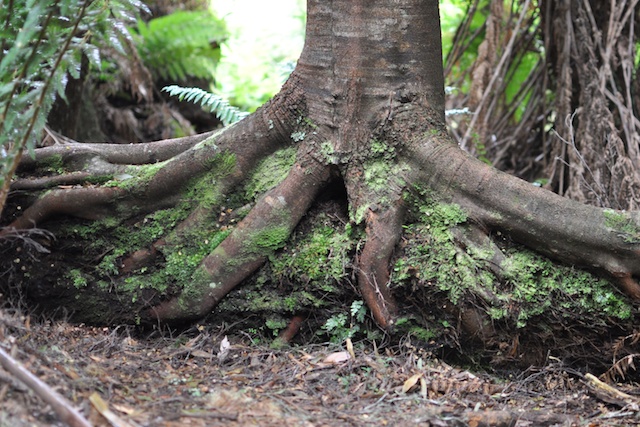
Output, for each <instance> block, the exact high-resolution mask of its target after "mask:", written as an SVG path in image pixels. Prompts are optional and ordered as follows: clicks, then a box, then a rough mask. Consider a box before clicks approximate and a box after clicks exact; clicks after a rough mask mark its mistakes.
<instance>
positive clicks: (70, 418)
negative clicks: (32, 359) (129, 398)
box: [0, 347, 91, 427]
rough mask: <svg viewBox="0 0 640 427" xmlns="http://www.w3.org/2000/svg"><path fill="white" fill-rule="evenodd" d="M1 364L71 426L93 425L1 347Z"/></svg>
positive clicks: (87, 426)
mask: <svg viewBox="0 0 640 427" xmlns="http://www.w3.org/2000/svg"><path fill="white" fill-rule="evenodd" d="M0 365H2V367H3V368H4V369H5V370H6V371H7V372H9V373H10V374H12V375H13V376H15V377H16V378H17V379H19V380H20V381H22V382H23V383H24V384H25V385H26V386H27V387H29V388H30V389H31V390H33V392H34V393H35V394H36V395H38V396H39V397H40V398H41V399H42V400H44V401H45V402H47V403H48V404H49V405H51V408H52V409H53V410H54V412H55V413H56V414H58V417H59V418H60V420H61V421H63V422H65V423H67V424H68V425H69V426H71V427H91V424H90V423H89V421H87V419H86V418H84V417H83V416H82V415H81V414H80V413H79V412H78V411H77V410H76V409H75V408H73V406H71V403H70V402H68V401H67V400H66V399H65V398H64V397H62V396H61V395H60V394H58V393H56V392H55V391H54V390H53V389H52V388H51V387H49V386H48V385H47V384H45V383H44V382H43V381H42V380H40V379H39V378H38V377H36V376H35V375H33V374H32V373H31V372H29V371H28V370H27V369H26V368H25V367H24V366H22V365H21V364H20V363H19V362H18V361H16V360H14V359H13V358H12V357H11V356H10V355H9V354H8V353H7V352H5V351H4V350H3V349H2V348H1V347H0Z"/></svg>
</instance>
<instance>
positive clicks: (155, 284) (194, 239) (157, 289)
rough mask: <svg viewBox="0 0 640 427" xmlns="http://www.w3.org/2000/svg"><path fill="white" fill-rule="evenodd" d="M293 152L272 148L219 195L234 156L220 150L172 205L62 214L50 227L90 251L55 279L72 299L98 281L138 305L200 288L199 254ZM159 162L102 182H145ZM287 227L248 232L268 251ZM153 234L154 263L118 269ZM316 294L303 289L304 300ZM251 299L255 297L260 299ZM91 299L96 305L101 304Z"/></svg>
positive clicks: (275, 178) (275, 177)
mask: <svg viewBox="0 0 640 427" xmlns="http://www.w3.org/2000/svg"><path fill="white" fill-rule="evenodd" d="M294 157H295V152H294V151H292V150H286V149H285V150H281V151H279V152H276V153H274V154H273V155H272V156H270V157H269V158H267V159H266V160H264V161H263V162H262V163H261V164H260V165H259V166H258V167H257V168H256V170H255V171H254V172H253V174H252V176H251V177H250V178H249V179H248V180H247V182H246V183H245V184H244V187H240V188H236V189H234V191H233V192H232V193H230V194H229V195H224V194H222V193H221V192H220V186H219V184H220V182H221V180H222V178H223V177H225V176H227V175H228V174H229V173H231V172H232V171H233V170H234V169H235V165H236V160H235V156H233V155H231V154H226V153H220V154H218V155H216V156H214V157H213V158H211V160H209V162H211V168H210V169H209V172H208V173H206V174H204V175H202V176H199V177H195V178H194V179H193V180H192V181H191V182H190V183H189V184H188V185H187V186H186V187H185V188H184V189H182V190H181V194H182V197H181V201H179V202H178V203H177V204H176V205H175V206H173V207H171V208H167V209H161V210H156V211H154V212H152V213H149V214H146V215H145V214H136V212H134V211H126V210H125V208H122V207H120V208H119V209H118V211H117V214H116V215H115V216H112V217H108V218H105V219H102V220H98V221H93V222H88V221H87V222H82V221H78V220H65V221H63V222H62V223H60V225H59V226H58V228H57V229H56V231H55V232H56V235H57V236H58V238H59V239H60V240H63V241H67V242H72V245H74V246H77V247H78V248H81V251H82V255H80V256H82V257H90V259H91V261H85V262H83V265H82V267H78V268H76V267H74V268H71V269H69V271H68V272H67V273H65V274H63V275H61V276H60V277H59V278H58V279H57V281H58V282H59V286H60V287H62V288H65V287H68V284H72V285H73V286H74V287H75V288H76V289H77V290H78V294H77V297H76V300H78V301H81V300H82V298H83V294H86V295H90V294H95V287H97V288H98V289H99V290H101V291H103V292H105V293H116V294H117V295H118V298H119V300H120V301H121V302H122V303H123V304H125V305H126V304H130V305H131V306H136V307H139V306H142V305H143V304H148V303H149V301H151V300H152V299H154V298H156V301H157V298H158V296H162V295H176V294H178V293H180V294H181V295H182V296H185V297H188V296H189V295H192V294H193V295H195V294H198V292H200V293H201V286H200V285H201V284H202V283H205V282H206V278H201V277H199V275H200V274H202V272H201V270H200V269H198V266H199V265H200V264H201V262H202V260H203V259H204V258H205V257H206V256H207V255H209V254H211V253H212V252H213V251H214V250H215V248H216V247H217V246H218V245H219V244H220V243H221V242H222V241H223V240H224V239H225V238H226V237H227V236H228V235H229V234H230V233H231V231H232V230H233V228H234V226H235V224H236V223H237V222H238V221H240V220H241V219H242V218H243V217H244V216H245V215H246V214H247V213H248V212H249V210H250V206H251V204H253V203H254V202H255V199H256V198H258V197H259V196H260V195H261V194H263V193H264V192H265V191H267V190H268V189H270V188H272V187H274V186H275V185H277V184H278V183H279V182H281V181H282V179H284V177H286V174H287V173H288V171H289V169H290V166H291V164H292V163H293V161H294ZM164 164H165V163H158V164H155V165H151V166H149V167H139V168H134V169H132V171H133V172H135V175H130V176H126V177H124V178H122V177H121V178H120V179H119V180H113V181H110V182H109V183H108V184H110V185H113V186H119V187H124V188H136V186H143V185H144V183H146V182H148V181H149V180H150V179H151V178H152V177H153V176H154V175H155V174H156V173H157V172H158V171H159V170H160V169H161V168H162V166H163V165H164ZM195 209H198V212H199V214H198V219H197V220H195V221H191V220H189V221H190V222H189V225H188V226H186V227H185V226H180V224H182V223H183V222H184V221H185V220H187V219H188V218H189V217H190V215H191V214H192V213H193V212H194V210H195ZM288 234H289V233H288V230H286V229H283V228H282V227H273V228H269V229H265V230H264V231H263V232H261V233H260V234H259V235H257V236H253V237H254V238H253V241H254V243H255V246H256V250H259V251H268V252H274V251H275V250H276V249H278V248H281V247H282V246H283V245H284V244H285V242H286V241H287V237H288ZM159 239H163V240H164V242H165V243H164V245H162V246H161V248H160V249H159V251H158V252H157V253H156V255H155V258H153V262H152V263H146V264H145V265H144V266H142V267H139V268H137V269H135V270H133V271H131V272H127V273H123V272H122V271H121V267H122V263H123V261H124V260H126V259H128V258H129V257H130V256H131V255H132V254H134V253H136V251H141V250H142V251H145V250H149V249H150V248H151V247H152V245H153V244H154V243H156V242H157V241H158V240H159ZM203 280H204V282H203ZM85 291H86V292H85ZM85 297H88V296H85ZM304 298H307V297H305V296H304V295H302V296H299V297H298V298H297V300H296V301H292V300H291V299H289V300H286V301H285V302H286V304H288V306H289V307H295V306H296V303H297V302H298V301H299V300H303V299H304ZM314 298H315V297H313V296H308V298H307V299H308V300H312V299H314ZM127 301H128V302H127ZM255 302H256V304H257V303H258V299H255ZM94 303H95V304H94ZM94 303H92V304H94V306H99V305H100V303H99V302H94Z"/></svg>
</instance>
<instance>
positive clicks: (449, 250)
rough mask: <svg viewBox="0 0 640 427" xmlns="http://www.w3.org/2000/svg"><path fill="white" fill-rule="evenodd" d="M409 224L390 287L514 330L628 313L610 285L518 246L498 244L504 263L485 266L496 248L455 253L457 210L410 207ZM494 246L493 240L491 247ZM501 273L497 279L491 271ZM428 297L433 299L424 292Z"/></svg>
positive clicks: (429, 204)
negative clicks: (479, 312) (471, 309)
mask: <svg viewBox="0 0 640 427" xmlns="http://www.w3.org/2000/svg"><path fill="white" fill-rule="evenodd" d="M413 213H414V215H415V216H416V218H415V219H416V221H415V222H414V223H413V224H410V225H408V226H406V227H405V233H404V243H403V245H402V253H401V254H399V256H398V258H397V260H396V261H395V264H394V267H393V274H392V285H393V286H394V287H396V288H403V287H406V285H407V284H411V287H412V289H418V288H422V287H426V288H427V291H426V292H431V293H432V294H433V293H434V291H435V293H443V295H442V296H441V297H440V298H441V300H442V301H449V302H451V303H453V304H456V305H458V306H460V307H463V306H464V304H467V303H471V304H473V305H474V306H480V307H482V308H483V309H484V311H486V313H488V315H489V316H490V317H491V318H492V319H494V320H500V321H504V322H506V323H507V324H510V325H513V326H515V327H516V328H524V327H526V326H528V324H529V322H531V321H532V320H533V319H534V318H535V319H536V320H535V322H540V321H542V322H544V319H563V318H566V319H571V318H573V319H575V318H584V319H588V318H593V319H597V318H600V319H602V316H603V315H604V316H610V317H613V318H617V319H622V320H624V319H629V318H630V317H631V315H632V307H631V305H630V304H629V303H628V301H627V300H626V298H625V297H623V296H622V295H621V294H620V293H619V292H618V291H617V290H616V288H615V286H613V285H612V284H611V283H610V281H608V280H606V279H603V278H600V277H597V276H594V275H592V274H590V273H588V272H585V271H582V270H577V269H574V268H571V267H568V266H565V265H561V264H558V263H555V262H553V261H550V260H549V259H548V258H545V257H543V256H540V255H538V254H536V253H534V252H531V251H529V250H527V249H524V248H523V247H521V246H519V245H514V244H510V243H509V242H501V243H500V245H499V246H500V250H501V252H502V254H501V256H502V259H503V261H502V262H501V264H500V265H499V266H495V265H492V263H493V262H494V259H495V258H494V255H495V252H494V251H495V250H497V249H498V246H494V247H493V249H492V248H491V247H486V248H482V247H478V246H474V245H470V244H467V245H466V247H464V248H463V247H462V245H460V244H459V243H458V242H457V241H456V239H455V237H454V233H453V230H455V228H456V227H458V230H459V231H460V232H462V233H464V232H465V229H466V227H467V225H466V224H465V221H466V217H465V215H464V212H463V211H462V210H461V209H460V208H459V207H457V206H456V205H451V204H443V203H435V202H433V201H429V200H428V198H427V201H426V202H417V203H416V204H415V205H414V212H413ZM498 240H499V239H498ZM496 267H498V270H499V271H500V274H499V277H497V276H496V275H495V269H496ZM429 289H431V290H432V291H429Z"/></svg>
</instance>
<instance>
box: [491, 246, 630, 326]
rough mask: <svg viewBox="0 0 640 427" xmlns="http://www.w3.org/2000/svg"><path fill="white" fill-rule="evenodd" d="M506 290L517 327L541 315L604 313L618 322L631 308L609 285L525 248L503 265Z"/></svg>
mask: <svg viewBox="0 0 640 427" xmlns="http://www.w3.org/2000/svg"><path fill="white" fill-rule="evenodd" d="M503 269H504V273H503V274H504V279H505V280H506V285H507V287H506V288H505V290H506V291H509V298H510V300H511V304H513V303H514V302H515V303H516V304H517V310H516V312H515V313H512V315H515V317H516V318H517V325H518V326H519V327H523V326H525V324H526V322H527V320H528V319H530V318H532V317H534V316H537V315H541V314H543V313H545V312H549V311H556V312H557V313H558V314H559V315H570V314H571V313H574V312H578V313H604V314H606V315H607V316H612V317H617V318H619V319H628V318H629V317H630V316H631V306H630V305H629V304H628V302H627V301H626V300H625V298H624V297H623V296H622V295H620V294H619V293H618V292H616V290H615V288H614V287H613V286H612V284H611V283H610V282H609V281H608V280H605V279H602V278H599V277H596V276H593V275H591V274H590V273H587V272H584V271H581V270H575V269H573V268H570V267H566V266H563V265H558V264H555V263H553V262H552V261H550V260H548V259H547V258H545V257H542V256H540V255H538V254H536V253H533V252H530V251H528V250H525V249H521V250H517V251H511V252H509V253H508V257H507V258H506V260H505V262H504V263H503Z"/></svg>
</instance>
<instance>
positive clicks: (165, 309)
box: [150, 160, 330, 321]
mask: <svg viewBox="0 0 640 427" xmlns="http://www.w3.org/2000/svg"><path fill="white" fill-rule="evenodd" d="M329 178H330V170H329V167H328V166H323V165H320V164H318V163H316V162H315V161H314V160H308V161H306V162H305V161H298V162H297V163H296V164H295V165H294V166H293V168H292V169H291V171H290V173H289V175H288V176H287V178H285V180H284V181H283V182H281V183H280V184H279V185H278V186H277V187H276V188H274V189H273V190H271V191H269V192H267V193H266V194H265V195H264V196H263V197H262V198H261V199H260V201H259V202H258V203H257V204H256V206H255V207H254V208H253V209H252V210H251V212H249V214H248V215H247V216H246V217H245V218H244V219H243V220H242V221H241V222H240V223H239V224H238V226H237V227H236V229H235V230H234V231H233V232H232V233H231V235H229V236H228V237H227V238H226V239H225V240H224V241H223V242H222V243H221V244H220V245H219V246H218V247H217V248H216V249H215V250H214V251H213V252H212V253H211V255H209V256H207V257H206V258H205V259H204V260H203V262H202V264H201V265H200V267H199V269H198V270H197V271H196V273H195V274H194V283H193V284H192V287H191V289H189V290H184V291H183V293H182V295H180V296H179V297H177V298H175V299H172V300H169V301H166V302H164V303H162V304H160V305H158V306H156V307H154V308H152V309H151V312H150V314H151V315H152V316H154V317H157V318H158V319H159V320H163V321H170V320H183V319H185V318H198V317H202V316H204V315H206V314H207V313H208V312H210V311H211V309H212V308H213V307H214V306H215V305H216V304H217V303H218V302H219V301H220V300H221V299H222V298H224V296H225V295H227V294H228V293H229V292H230V291H231V290H232V289H233V288H234V287H236V286H237V285H238V284H239V283H240V282H241V281H242V280H243V279H245V278H246V277H247V276H249V275H250V274H251V273H253V272H254V271H255V270H256V269H257V268H258V267H260V266H261V265H262V264H263V263H264V261H265V260H266V258H267V256H268V255H269V253H271V252H272V251H274V250H275V249H278V248H279V247H280V246H282V245H283V244H284V243H285V242H286V240H287V239H288V237H289V235H290V234H291V231H292V230H293V229H294V227H295V226H296V225H297V224H298V222H299V221H300V218H302V216H303V215H304V214H305V213H306V212H307V210H308V209H309V207H310V206H311V203H313V201H314V199H315V197H316V195H317V194H318V192H319V191H320V189H321V188H322V187H323V186H324V185H325V184H326V183H327V182H328V180H329Z"/></svg>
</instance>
